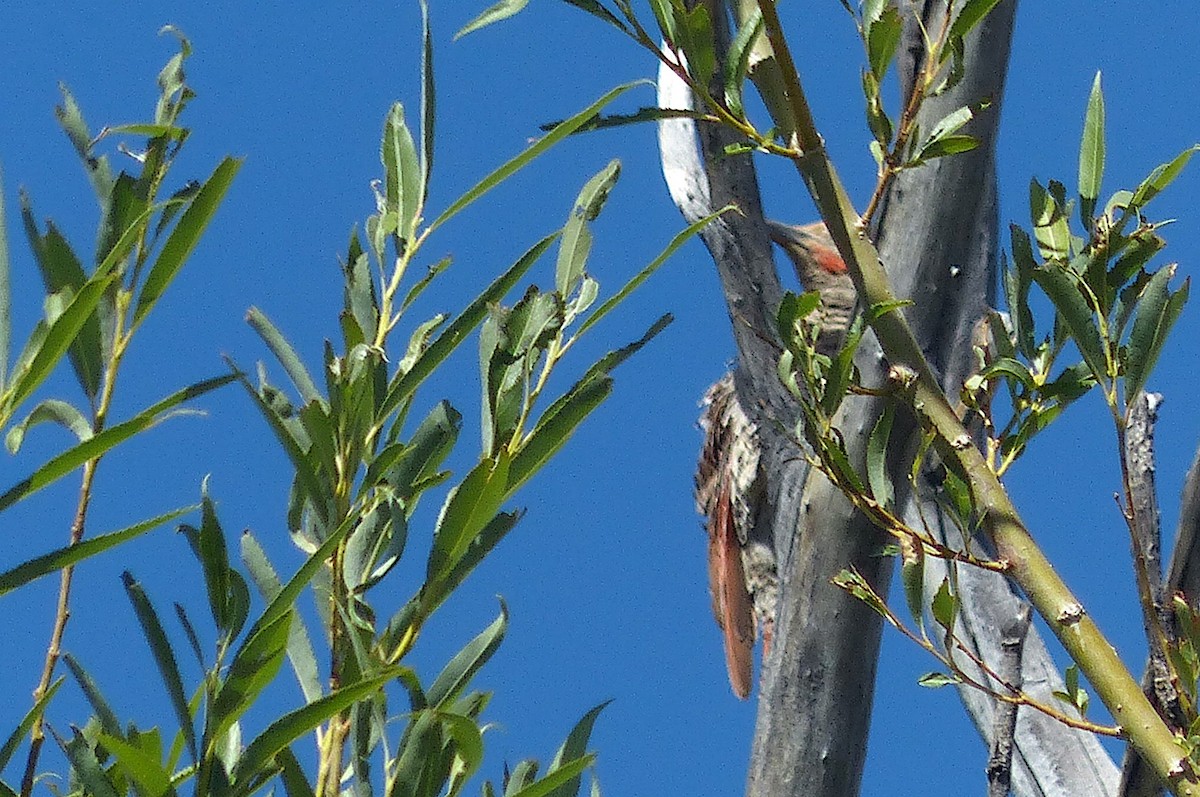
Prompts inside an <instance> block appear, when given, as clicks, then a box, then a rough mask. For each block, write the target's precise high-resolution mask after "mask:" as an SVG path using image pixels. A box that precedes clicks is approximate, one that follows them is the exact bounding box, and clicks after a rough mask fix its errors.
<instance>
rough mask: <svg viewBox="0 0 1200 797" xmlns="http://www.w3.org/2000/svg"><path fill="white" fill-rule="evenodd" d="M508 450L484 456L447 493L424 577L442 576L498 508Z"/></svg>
mask: <svg viewBox="0 0 1200 797" xmlns="http://www.w3.org/2000/svg"><path fill="white" fill-rule="evenodd" d="M509 460H510V457H509V454H508V452H507V451H504V450H502V451H500V452H499V453H498V454H497V455H496V456H495V457H485V458H483V459H481V460H480V461H479V463H478V464H477V465H476V466H475V467H474V468H472V469H471V472H470V473H468V474H467V475H466V477H465V478H464V479H463V480H462V482H461V483H459V484H458V485H457V486H456V487H455V488H454V489H453V490H451V491H450V494H449V495H448V496H447V497H446V502H445V503H444V504H443V505H442V511H441V513H440V514H439V515H438V519H437V524H436V525H435V527H434V532H433V547H432V549H431V550H430V552H429V565H428V568H427V570H426V577H425V579H426V581H427V582H436V581H438V580H439V579H441V578H442V577H444V576H445V575H446V574H447V573H448V572H449V571H450V570H451V569H452V568H453V567H454V565H455V563H456V562H457V561H458V560H459V559H460V558H462V555H463V554H464V553H465V551H466V549H467V546H468V545H469V544H470V543H471V540H473V539H474V538H475V536H476V535H478V534H479V532H480V531H482V530H483V528H484V526H486V525H487V524H488V522H489V521H491V519H492V517H494V516H495V514H496V513H497V512H498V511H500V505H501V503H503V501H504V498H505V487H506V486H507V484H508V465H509Z"/></svg>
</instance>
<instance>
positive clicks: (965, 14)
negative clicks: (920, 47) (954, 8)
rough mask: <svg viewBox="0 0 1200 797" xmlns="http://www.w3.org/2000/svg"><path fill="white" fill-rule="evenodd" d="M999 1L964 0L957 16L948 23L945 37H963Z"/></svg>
mask: <svg viewBox="0 0 1200 797" xmlns="http://www.w3.org/2000/svg"><path fill="white" fill-rule="evenodd" d="M999 2H1000V0H966V2H964V3H963V4H962V8H960V9H959V12H958V16H956V17H955V18H954V21H953V22H952V23H950V33H949V35H948V36H947V38H948V39H949V40H951V41H953V40H955V39H962V38H963V37H965V36H966V35H967V34H968V33H970V32H971V31H972V30H974V28H975V26H976V25H978V24H979V23H980V22H982V21H983V18H984V17H986V16H987V15H988V14H989V13H991V11H992V9H993V8H995V7H996V5H997V4H998V3H999ZM943 58H945V55H943Z"/></svg>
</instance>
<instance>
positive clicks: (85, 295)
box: [4, 273, 116, 420]
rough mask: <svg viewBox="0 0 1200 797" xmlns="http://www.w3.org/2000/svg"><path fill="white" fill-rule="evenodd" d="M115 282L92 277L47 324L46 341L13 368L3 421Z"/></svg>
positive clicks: (110, 276)
mask: <svg viewBox="0 0 1200 797" xmlns="http://www.w3.org/2000/svg"><path fill="white" fill-rule="evenodd" d="M115 281H116V275H115V274H110V273H106V274H104V275H100V274H97V275H94V276H93V277H92V278H91V279H89V280H88V281H87V282H85V283H84V284H83V286H82V287H81V288H80V289H79V291H78V292H76V293H74V295H72V296H71V298H70V302H69V303H68V304H67V306H66V308H65V309H64V310H63V311H62V313H61V314H60V315H59V316H58V317H57V318H55V319H53V320H52V321H50V323H49V326H48V328H47V329H46V337H45V339H44V340H42V341H41V344H40V346H38V348H37V350H36V351H35V352H34V353H33V355H32V357H31V358H30V359H29V361H28V363H27V364H25V366H24V367H23V368H20V367H19V368H14V373H13V375H12V377H13V378H12V381H11V382H10V383H9V385H8V389H7V392H6V395H5V396H4V405H5V406H4V420H7V416H8V415H10V414H11V413H12V411H13V410H15V409H16V408H17V407H18V406H20V404H21V403H22V402H23V401H25V399H27V398H29V396H30V395H31V394H32V393H33V391H34V390H36V389H37V388H38V386H39V385H41V383H42V382H43V381H45V379H46V378H47V377H48V376H49V375H50V373H51V372H52V371H53V370H54V367H55V366H56V365H58V362H59V361H60V360H61V359H62V357H63V355H64V354H66V353H67V350H68V349H69V348H70V347H71V345H72V344H73V343H74V342H75V340H76V339H77V338H78V336H79V335H80V331H81V330H82V329H83V328H84V326H85V325H87V323H88V321H89V319H92V318H93V317H94V316H93V314H94V313H95V312H96V307H97V305H98V304H99V303H100V302H101V300H102V299H103V298H104V295H105V293H106V292H107V291H108V289H109V288H110V287H111V286H112V284H113V283H114V282H115Z"/></svg>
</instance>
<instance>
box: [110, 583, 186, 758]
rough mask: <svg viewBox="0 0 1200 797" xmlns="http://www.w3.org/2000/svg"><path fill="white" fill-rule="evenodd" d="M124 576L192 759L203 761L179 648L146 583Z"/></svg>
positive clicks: (134, 608)
mask: <svg viewBox="0 0 1200 797" xmlns="http://www.w3.org/2000/svg"><path fill="white" fill-rule="evenodd" d="M121 580H122V581H123V582H124V584H125V593H126V594H127V595H128V596H129V602H130V603H132V604H133V611H134V614H136V615H137V619H138V623H139V624H140V625H141V626H142V634H143V635H144V636H145V637H146V642H147V643H148V644H149V645H150V652H151V653H152V654H153V655H154V663H155V664H156V665H157V666H158V672H159V675H160V676H161V677H162V682H163V686H165V687H166V690H167V697H168V699H169V701H170V703H171V708H172V709H173V710H174V712H175V719H176V720H177V721H178V722H179V729H180V730H181V731H182V732H183V738H184V739H185V740H186V742H187V747H188V752H190V753H191V756H192V761H194V762H196V761H199V760H200V756H199V753H198V750H197V747H196V730H195V727H194V726H193V725H192V714H191V711H190V709H189V708H188V700H187V697H186V696H185V695H184V692H183V679H182V678H180V677H179V665H178V664H177V663H176V661H175V651H174V650H173V649H172V648H171V643H170V642H169V641H168V640H167V634H166V632H165V631H163V627H162V622H160V621H159V619H158V613H157V612H156V611H154V606H153V605H151V603H150V598H149V597H147V595H146V592H145V590H143V589H142V585H141V584H139V583H137V581H135V580H134V578H133V576H132V575H131V574H130V573H129V571H128V570H126V571H125V572H124V573H122V574H121Z"/></svg>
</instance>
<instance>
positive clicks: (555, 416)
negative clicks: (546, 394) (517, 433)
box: [507, 377, 612, 495]
mask: <svg viewBox="0 0 1200 797" xmlns="http://www.w3.org/2000/svg"><path fill="white" fill-rule="evenodd" d="M610 393H612V379H611V378H609V377H601V378H593V379H589V380H587V381H586V382H583V383H581V384H578V385H576V387H574V388H572V389H571V390H570V391H569V392H568V393H567V394H566V395H565V396H564V397H563V399H562V400H561V403H559V402H555V404H553V405H551V406H550V407H549V408H547V410H546V412H545V413H544V414H543V415H542V417H541V418H540V419H539V420H538V423H537V426H535V427H534V429H533V431H532V432H531V433H530V434H529V436H528V437H527V438H526V439H525V441H524V442H523V443H522V444H521V447H520V448H519V449H518V450H517V453H516V454H515V455H514V456H513V461H512V467H511V468H509V483H508V487H507V493H508V494H509V495H511V494H513V493H515V492H516V491H517V490H518V489H520V488H521V485H523V484H524V483H525V482H526V481H528V480H529V478H530V477H532V476H533V474H535V473H537V472H538V471H539V470H541V469H542V466H544V465H545V464H546V462H548V461H549V460H550V458H551V457H553V456H554V455H555V454H556V453H557V452H558V450H559V449H560V448H562V447H563V445H565V444H566V442H567V440H568V439H570V437H571V435H572V434H574V432H575V430H576V429H577V428H578V427H579V424H581V423H582V422H583V420H584V419H585V418H586V417H587V416H588V415H590V414H591V413H592V411H593V410H595V409H596V407H598V406H600V404H601V402H603V401H604V400H605V399H606V398H608V396H609V394H610Z"/></svg>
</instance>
